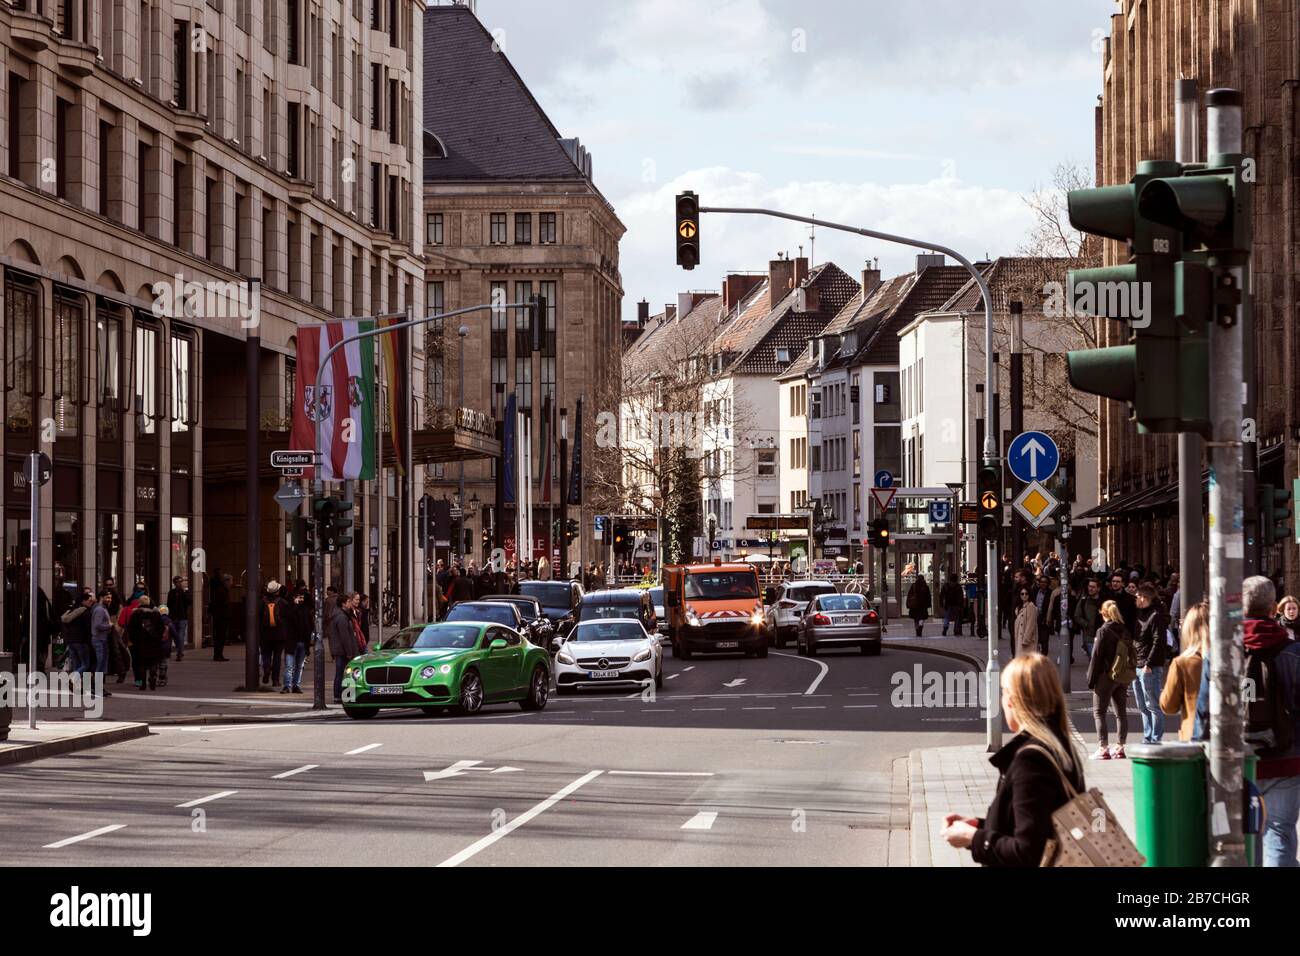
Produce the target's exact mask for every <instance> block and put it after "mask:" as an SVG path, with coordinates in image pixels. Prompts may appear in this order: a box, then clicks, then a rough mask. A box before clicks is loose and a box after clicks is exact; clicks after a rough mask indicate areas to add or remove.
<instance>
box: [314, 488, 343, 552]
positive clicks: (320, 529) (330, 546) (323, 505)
mask: <svg viewBox="0 0 1300 956" xmlns="http://www.w3.org/2000/svg"><path fill="white" fill-rule="evenodd" d="M311 510H312V515H313V516H314V518H315V524H316V544H317V545H318V546H319V548H320V551H321V553H322V554H333V553H334V552H335V551H337V550H338V549H339V548H342V547H346V546H347V545H349V544H351V543H352V536H351V535H350V534H341V533H340V532H342V531H345V530H347V529H348V528H351V527H352V519H351V518H349V517H346V516H347V515H348V514H349V513H350V512H351V511H352V502H350V501H343V500H341V499H339V498H332V497H330V496H329V495H317V496H316V497H315V498H313V499H312V503H311Z"/></svg>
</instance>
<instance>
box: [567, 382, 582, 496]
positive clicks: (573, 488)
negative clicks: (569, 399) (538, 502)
mask: <svg viewBox="0 0 1300 956" xmlns="http://www.w3.org/2000/svg"><path fill="white" fill-rule="evenodd" d="M574 413H575V414H574V416H573V465H572V467H570V468H569V490H568V500H567V502H566V503H567V504H571V505H581V504H582V399H578V405H577V407H576V408H575V409H574Z"/></svg>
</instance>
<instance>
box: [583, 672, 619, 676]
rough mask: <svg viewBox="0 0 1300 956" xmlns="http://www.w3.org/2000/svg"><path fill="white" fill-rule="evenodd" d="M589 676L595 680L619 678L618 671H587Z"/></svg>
mask: <svg viewBox="0 0 1300 956" xmlns="http://www.w3.org/2000/svg"><path fill="white" fill-rule="evenodd" d="M587 676H588V677H593V678H601V677H617V676H618V671H587Z"/></svg>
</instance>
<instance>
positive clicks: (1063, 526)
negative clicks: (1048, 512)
mask: <svg viewBox="0 0 1300 956" xmlns="http://www.w3.org/2000/svg"><path fill="white" fill-rule="evenodd" d="M1073 523H1074V516H1073V515H1072V514H1071V513H1070V504H1069V502H1065V503H1063V504H1062V505H1061V507H1059V508H1057V509H1056V515H1055V519H1054V525H1055V527H1053V529H1052V530H1053V533H1054V535H1055V537H1056V538H1058V539H1059V540H1061V541H1069V540H1070V533H1071V531H1072V530H1073Z"/></svg>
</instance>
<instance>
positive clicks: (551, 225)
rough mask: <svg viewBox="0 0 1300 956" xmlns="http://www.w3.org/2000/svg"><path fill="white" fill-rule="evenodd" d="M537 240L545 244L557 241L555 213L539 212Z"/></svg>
mask: <svg viewBox="0 0 1300 956" xmlns="http://www.w3.org/2000/svg"><path fill="white" fill-rule="evenodd" d="M537 241H538V242H540V243H541V244H542V245H544V246H545V245H551V244H553V243H554V242H555V213H553V212H543V213H538V215H537Z"/></svg>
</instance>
